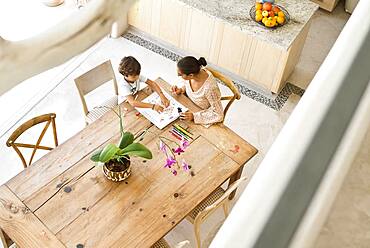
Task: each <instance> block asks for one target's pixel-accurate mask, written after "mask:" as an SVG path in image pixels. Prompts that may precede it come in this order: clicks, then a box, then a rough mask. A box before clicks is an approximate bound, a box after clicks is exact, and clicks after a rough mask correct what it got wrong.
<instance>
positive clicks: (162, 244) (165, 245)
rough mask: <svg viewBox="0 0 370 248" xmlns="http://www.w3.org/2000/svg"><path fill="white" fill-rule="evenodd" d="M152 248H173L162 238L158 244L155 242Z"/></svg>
mask: <svg viewBox="0 0 370 248" xmlns="http://www.w3.org/2000/svg"><path fill="white" fill-rule="evenodd" d="M150 248H171V246H170V245H169V244H168V243H167V241H166V240H165V239H164V238H161V239H160V240H158V241H157V242H155V244H154V245H152V246H151V247H150Z"/></svg>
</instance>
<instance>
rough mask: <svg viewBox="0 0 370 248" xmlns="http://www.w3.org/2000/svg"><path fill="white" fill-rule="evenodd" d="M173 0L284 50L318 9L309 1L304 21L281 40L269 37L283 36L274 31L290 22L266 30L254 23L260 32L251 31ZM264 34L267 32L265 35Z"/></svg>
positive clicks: (280, 31) (182, 0)
mask: <svg viewBox="0 0 370 248" xmlns="http://www.w3.org/2000/svg"><path fill="white" fill-rule="evenodd" d="M175 1H177V2H178V3H179V4H181V5H183V6H185V7H188V8H191V9H193V10H196V11H199V12H201V13H202V14H205V15H207V16H208V17H210V18H212V19H215V20H218V21H220V22H222V23H224V24H227V25H229V26H230V27H232V28H235V29H238V30H240V31H241V32H243V33H245V34H247V35H250V36H252V37H256V38H257V39H260V40H262V41H264V42H267V43H269V44H271V45H272V46H274V47H277V48H279V49H283V50H286V51H287V50H288V49H289V48H290V47H291V45H292V44H293V42H294V41H295V39H296V38H297V36H298V35H299V34H300V32H301V31H302V30H303V28H304V27H305V26H306V24H307V23H309V22H310V20H311V19H312V16H313V15H314V14H315V12H316V11H317V10H318V9H319V5H318V4H316V3H313V2H310V3H311V4H312V8H311V10H310V11H309V12H308V14H307V20H306V21H305V22H304V23H302V24H300V25H299V27H297V28H296V29H295V30H294V34H293V35H292V36H291V37H290V38H285V40H288V41H287V42H281V40H279V39H271V36H274V35H276V36H280V37H286V34H283V35H284V36H282V35H281V34H276V32H279V33H282V32H284V31H286V28H288V27H289V28H290V25H291V23H288V24H287V26H286V27H281V28H277V29H274V30H268V29H267V28H264V27H262V26H261V25H259V24H257V23H254V26H253V28H255V29H256V30H258V32H261V33H254V32H253V31H251V30H249V29H246V28H244V27H243V26H241V25H237V24H235V23H233V22H231V21H230V20H227V19H225V18H222V17H219V16H216V15H213V14H211V13H209V12H207V11H204V10H203V9H200V8H197V7H195V6H192V5H189V4H188V3H186V2H184V0H175ZM247 12H248V16H249V10H248V11H247ZM249 18H250V17H249ZM250 21H252V22H254V21H253V20H251V19H250ZM291 22H292V20H291ZM267 32H275V34H267ZM265 34H267V36H265ZM268 36H270V37H268Z"/></svg>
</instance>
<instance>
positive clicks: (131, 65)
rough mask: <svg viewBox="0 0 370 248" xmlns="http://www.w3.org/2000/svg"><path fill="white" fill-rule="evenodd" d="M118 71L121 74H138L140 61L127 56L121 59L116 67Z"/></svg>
mask: <svg viewBox="0 0 370 248" xmlns="http://www.w3.org/2000/svg"><path fill="white" fill-rule="evenodd" d="M118 71H119V73H121V74H122V75H123V76H126V77H127V76H130V75H132V76H136V75H140V71H141V65H140V63H139V62H138V61H137V60H136V59H135V58H134V57H132V56H127V57H124V58H123V59H121V62H120V63H119V67H118Z"/></svg>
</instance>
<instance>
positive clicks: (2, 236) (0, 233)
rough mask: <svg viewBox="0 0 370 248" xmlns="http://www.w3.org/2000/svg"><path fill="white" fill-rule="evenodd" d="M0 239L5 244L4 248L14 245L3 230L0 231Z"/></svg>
mask: <svg viewBox="0 0 370 248" xmlns="http://www.w3.org/2000/svg"><path fill="white" fill-rule="evenodd" d="M0 239H1V241H2V243H3V246H4V248H8V247H10V245H12V244H13V241H12V240H11V239H10V238H9V236H8V235H7V234H6V233H5V232H4V231H3V230H2V229H0Z"/></svg>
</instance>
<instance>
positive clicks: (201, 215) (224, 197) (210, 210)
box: [196, 177, 247, 220]
mask: <svg viewBox="0 0 370 248" xmlns="http://www.w3.org/2000/svg"><path fill="white" fill-rule="evenodd" d="M245 180H247V177H241V178H240V179H238V180H236V181H235V182H234V183H232V184H231V185H230V186H229V187H228V188H227V190H226V191H225V193H224V194H223V195H222V196H221V197H220V198H218V199H217V201H215V202H214V203H213V204H212V205H210V206H208V207H206V208H205V209H204V210H203V211H202V212H200V213H199V214H198V215H197V217H196V219H201V220H204V219H205V218H207V217H208V216H209V215H210V214H211V213H213V212H214V211H215V210H216V209H217V208H219V207H220V206H221V205H222V204H223V203H224V202H225V201H229V196H230V194H231V193H232V192H233V191H234V190H236V189H237V188H238V187H239V185H240V184H241V183H242V182H244V181H245Z"/></svg>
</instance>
